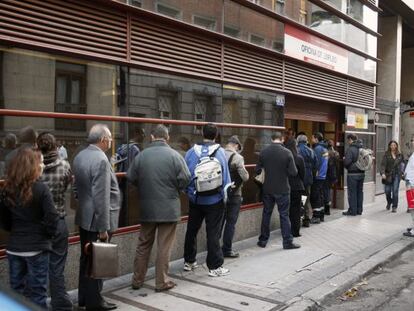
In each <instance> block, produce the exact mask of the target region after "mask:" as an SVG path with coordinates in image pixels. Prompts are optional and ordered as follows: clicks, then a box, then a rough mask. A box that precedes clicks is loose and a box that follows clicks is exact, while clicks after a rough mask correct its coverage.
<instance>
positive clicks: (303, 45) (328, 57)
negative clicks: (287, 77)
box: [285, 24, 348, 73]
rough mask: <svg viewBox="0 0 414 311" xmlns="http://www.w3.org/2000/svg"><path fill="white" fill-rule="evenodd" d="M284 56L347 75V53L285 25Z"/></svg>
mask: <svg viewBox="0 0 414 311" xmlns="http://www.w3.org/2000/svg"><path fill="white" fill-rule="evenodd" d="M285 54H286V55H288V56H291V57H294V58H296V59H300V60H303V61H305V62H308V63H312V64H315V65H318V66H321V67H325V68H328V69H331V70H335V71H338V72H342V73H348V51H347V50H345V49H343V48H341V47H339V46H336V45H334V44H332V43H330V42H328V41H326V40H323V39H321V38H319V37H317V36H314V35H311V34H309V33H307V32H305V31H302V30H300V29H297V28H295V27H293V26H291V25H288V24H286V25H285Z"/></svg>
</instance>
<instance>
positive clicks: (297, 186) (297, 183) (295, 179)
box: [289, 155, 305, 192]
mask: <svg viewBox="0 0 414 311" xmlns="http://www.w3.org/2000/svg"><path fill="white" fill-rule="evenodd" d="M293 159H294V161H295V165H296V168H297V170H298V173H297V174H296V176H289V185H290V190H291V191H299V192H301V191H305V186H304V184H303V180H304V178H305V161H304V160H303V158H302V156H301V155H296V156H295V155H293Z"/></svg>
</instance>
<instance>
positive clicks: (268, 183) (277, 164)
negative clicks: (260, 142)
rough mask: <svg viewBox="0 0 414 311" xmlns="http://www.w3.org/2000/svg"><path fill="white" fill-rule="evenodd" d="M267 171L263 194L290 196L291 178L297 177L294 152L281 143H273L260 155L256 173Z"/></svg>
mask: <svg viewBox="0 0 414 311" xmlns="http://www.w3.org/2000/svg"><path fill="white" fill-rule="evenodd" d="M262 169H264V170H265V180H264V184H263V194H271V195H274V194H289V193H290V186H289V179H288V177H289V176H296V175H297V174H298V170H297V169H296V165H295V160H294V159H293V155H292V152H290V150H288V149H286V148H285V147H283V145H282V144H281V143H272V144H270V146H268V147H266V148H265V149H263V150H262V151H261V152H260V154H259V161H258V164H257V165H256V173H257V174H259V173H260V171H261V170H262Z"/></svg>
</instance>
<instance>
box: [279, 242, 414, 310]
mask: <svg viewBox="0 0 414 311" xmlns="http://www.w3.org/2000/svg"><path fill="white" fill-rule="evenodd" d="M413 246H414V239H413V238H404V237H400V238H398V239H397V240H396V241H395V242H393V243H392V244H390V245H388V246H387V247H385V248H384V249H382V250H381V251H379V252H377V253H374V254H372V255H371V256H369V257H368V258H367V259H365V260H362V261H360V262H359V263H358V264H356V265H355V266H353V267H352V268H350V269H348V270H346V271H344V272H342V273H340V274H338V275H336V276H335V277H333V278H331V279H330V280H328V281H326V282H324V283H322V284H321V285H319V286H317V287H315V288H313V289H311V290H310V291H308V292H306V293H304V294H303V295H301V296H300V297H295V298H293V299H291V300H290V301H288V302H286V305H287V307H285V308H283V309H282V310H283V311H311V310H312V311H313V310H319V309H318V308H319V307H320V306H322V304H323V302H324V301H326V300H327V299H329V298H331V297H334V296H338V295H339V294H340V293H342V292H343V291H345V290H347V289H349V288H350V287H352V285H353V284H355V283H357V282H359V281H360V280H361V279H362V278H364V277H366V276H367V275H369V274H371V273H372V272H373V271H375V270H376V269H377V268H378V267H379V266H381V265H384V264H386V263H388V262H389V261H392V260H394V259H395V258H397V257H398V256H399V255H401V254H402V253H404V252H405V251H406V250H408V249H410V248H411V247H413Z"/></svg>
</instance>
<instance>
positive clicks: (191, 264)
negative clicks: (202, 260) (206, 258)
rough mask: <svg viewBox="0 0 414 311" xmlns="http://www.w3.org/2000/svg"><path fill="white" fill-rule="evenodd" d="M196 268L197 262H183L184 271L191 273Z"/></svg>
mask: <svg viewBox="0 0 414 311" xmlns="http://www.w3.org/2000/svg"><path fill="white" fill-rule="evenodd" d="M197 268H198V264H197V261H194V262H184V268H183V269H184V271H193V270H194V269H197Z"/></svg>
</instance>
